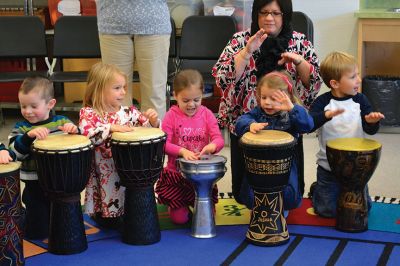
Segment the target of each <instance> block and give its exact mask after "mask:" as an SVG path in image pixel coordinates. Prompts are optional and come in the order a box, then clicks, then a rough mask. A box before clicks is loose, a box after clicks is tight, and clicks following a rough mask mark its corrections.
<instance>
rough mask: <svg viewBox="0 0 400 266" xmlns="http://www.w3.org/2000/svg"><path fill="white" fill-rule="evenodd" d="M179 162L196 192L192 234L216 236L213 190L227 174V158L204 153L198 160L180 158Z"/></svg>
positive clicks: (180, 167)
mask: <svg viewBox="0 0 400 266" xmlns="http://www.w3.org/2000/svg"><path fill="white" fill-rule="evenodd" d="M178 162H179V163H178V168H179V170H180V172H181V173H182V176H183V177H185V178H186V179H187V180H189V181H190V182H191V183H192V184H193V186H194V189H195V193H196V198H195V203H194V212H193V213H194V215H193V219H192V233H191V234H192V236H193V237H196V238H211V237H214V236H216V230H215V217H214V216H215V215H214V213H215V207H214V203H213V202H212V191H213V187H214V185H215V183H217V181H218V180H220V179H221V178H222V177H223V176H224V175H225V172H226V167H225V163H226V158H225V157H223V156H219V155H203V156H202V158H201V159H200V160H198V161H186V160H184V159H180V160H179V161H178Z"/></svg>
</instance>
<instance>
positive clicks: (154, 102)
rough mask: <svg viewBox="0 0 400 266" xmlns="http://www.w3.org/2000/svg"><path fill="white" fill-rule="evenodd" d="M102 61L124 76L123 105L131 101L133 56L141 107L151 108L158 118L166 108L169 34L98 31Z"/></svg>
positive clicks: (161, 116)
mask: <svg viewBox="0 0 400 266" xmlns="http://www.w3.org/2000/svg"><path fill="white" fill-rule="evenodd" d="M99 38H100V49H101V55H102V61H103V62H104V63H108V64H115V65H117V66H118V67H119V68H120V69H121V70H122V71H123V72H124V73H125V74H126V75H127V76H128V84H127V85H128V91H127V94H126V97H125V101H124V105H127V106H130V105H132V82H131V81H132V75H133V64H134V58H135V57H136V60H137V65H138V70H139V78H140V90H141V109H142V110H147V109H148V108H153V109H155V110H156V111H157V112H158V116H159V117H160V118H161V119H162V118H163V117H164V114H165V112H166V84H167V75H168V74H167V67H168V53H169V38H170V35H108V34H100V35H99Z"/></svg>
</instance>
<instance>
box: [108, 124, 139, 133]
mask: <svg viewBox="0 0 400 266" xmlns="http://www.w3.org/2000/svg"><path fill="white" fill-rule="evenodd" d="M134 130H135V128H134V127H129V126H123V125H111V127H110V131H111V132H130V131H134Z"/></svg>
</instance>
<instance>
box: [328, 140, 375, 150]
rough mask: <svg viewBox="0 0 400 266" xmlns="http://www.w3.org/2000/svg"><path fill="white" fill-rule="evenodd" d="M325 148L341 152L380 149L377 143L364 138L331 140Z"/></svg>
mask: <svg viewBox="0 0 400 266" xmlns="http://www.w3.org/2000/svg"><path fill="white" fill-rule="evenodd" d="M326 146H328V147H329V148H332V149H335V150H342V151H373V150H376V149H379V148H381V147H382V145H381V144H380V143H379V142H377V141H375V140H372V139H365V138H338V139H331V140H328V142H327V143H326Z"/></svg>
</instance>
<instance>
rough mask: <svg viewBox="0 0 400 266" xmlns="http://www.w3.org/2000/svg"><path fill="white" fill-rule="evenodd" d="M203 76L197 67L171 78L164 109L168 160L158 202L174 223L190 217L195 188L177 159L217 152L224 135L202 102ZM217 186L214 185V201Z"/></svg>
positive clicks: (159, 186)
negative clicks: (169, 95) (169, 104)
mask: <svg viewBox="0 0 400 266" xmlns="http://www.w3.org/2000/svg"><path fill="white" fill-rule="evenodd" d="M203 87H204V84H203V78H202V76H201V75H200V73H199V72H198V71H197V70H191V69H187V70H183V71H181V72H179V73H178V74H177V75H176V77H175V80H174V84H173V88H174V97H175V99H176V102H177V105H174V106H172V107H171V108H170V110H169V111H168V112H167V113H166V115H165V117H164V120H163V122H162V129H163V131H164V132H165V133H167V143H166V146H165V153H166V154H167V155H168V164H167V166H166V167H165V168H164V170H163V173H162V174H161V177H160V179H159V180H158V182H157V185H156V189H155V192H156V193H157V194H158V202H159V203H161V204H165V205H167V206H168V212H169V214H170V217H171V220H172V221H173V222H174V223H176V224H184V223H186V222H188V221H189V218H190V217H189V215H190V210H189V208H188V207H189V206H193V204H194V199H195V190H194V187H193V185H192V184H191V183H190V181H188V180H186V179H185V178H184V177H183V176H182V175H181V173H179V172H178V170H177V169H176V159H177V158H178V157H183V158H184V159H186V160H198V159H199V158H200V156H201V155H203V154H212V153H216V152H219V151H220V150H221V149H222V148H223V147H224V139H223V137H222V135H221V131H220V130H219V127H218V123H217V120H216V118H215V116H214V114H213V113H212V112H211V111H210V110H209V109H208V108H207V107H205V106H203V105H201V99H202V96H203ZM217 192H218V191H217V188H216V186H215V187H214V189H213V201H214V203H216V202H217V201H218V199H217Z"/></svg>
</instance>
